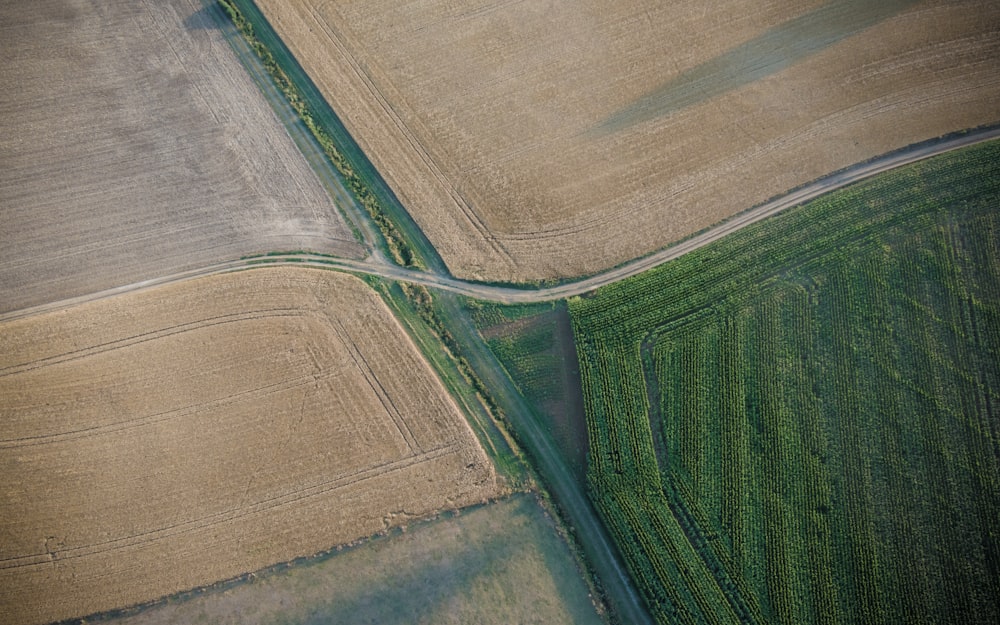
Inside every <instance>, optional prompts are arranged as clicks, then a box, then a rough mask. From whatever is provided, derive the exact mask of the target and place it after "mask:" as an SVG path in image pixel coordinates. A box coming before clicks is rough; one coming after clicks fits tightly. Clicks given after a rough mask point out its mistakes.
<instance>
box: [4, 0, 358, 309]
mask: <svg viewBox="0 0 1000 625" xmlns="http://www.w3.org/2000/svg"><path fill="white" fill-rule="evenodd" d="M203 5H204V6H203ZM206 7H207V8H206ZM217 11H218V9H217V8H216V7H214V6H213V5H212V3H210V2H205V3H203V2H202V1H201V0H169V1H166V2H153V1H151V0H143V1H142V2H131V1H128V2H126V1H124V0H115V1H113V2H107V1H102V2H97V1H94V0H44V1H42V2H31V3H24V2H0V52H2V56H3V59H4V61H3V64H2V65H0V86H2V88H0V232H2V233H3V235H2V236H3V245H2V246H0V312H7V311H12V310H18V309H21V308H25V307H29V306H33V305H37V304H41V303H46V302H50V301H56V300H60V299H66V298H70V297H74V296H78V295H83V294H87V293H92V292H96V291H101V290H104V289H108V288H111V287H114V286H119V285H123V284H131V283H134V282H138V281H141V280H144V279H148V278H151V277H157V276H162V275H169V274H171V273H176V272H180V271H183V270H188V269H193V268H198V267H202V266H205V265H209V264H212V263H215V262H219V261H221V260H229V259H232V258H239V257H240V256H241V255H244V254H249V253H253V252H266V251H270V250H276V249H280V250H296V249H311V250H314V251H319V252H326V253H337V254H340V255H346V256H352V257H359V255H360V254H361V253H362V250H361V249H360V246H358V245H357V244H356V243H355V241H354V239H353V237H352V235H351V232H350V230H349V229H348V228H347V227H346V226H345V224H344V222H343V220H342V218H341V216H340V215H339V214H338V212H337V208H336V207H335V206H334V204H333V202H332V201H331V200H330V198H329V197H328V196H327V193H326V191H325V190H324V188H323V185H322V184H321V183H320V181H319V179H318V178H317V175H316V173H315V172H314V171H313V170H312V169H310V166H309V164H308V163H307V161H306V159H305V158H304V157H303V156H302V154H301V153H300V152H299V151H298V149H297V148H296V145H295V143H294V142H293V141H292V139H291V138H290V137H289V135H288V133H287V131H286V130H285V127H284V126H283V125H282V122H281V121H279V119H278V117H277V116H276V114H275V113H274V111H273V110H272V109H271V108H270V106H269V104H268V102H267V100H265V98H264V96H263V95H262V94H261V91H260V89H259V88H258V87H257V85H256V84H255V83H254V81H253V79H252V78H251V76H250V74H249V73H248V72H247V70H246V69H244V67H243V66H242V65H241V64H240V61H239V60H238V58H237V56H236V54H235V53H234V52H233V50H232V49H231V48H230V45H229V44H228V43H227V41H226V37H225V36H224V35H223V33H222V32H220V31H219V30H218V26H217V22H216V14H215V12H217Z"/></svg>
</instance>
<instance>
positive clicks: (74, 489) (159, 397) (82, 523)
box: [0, 269, 496, 624]
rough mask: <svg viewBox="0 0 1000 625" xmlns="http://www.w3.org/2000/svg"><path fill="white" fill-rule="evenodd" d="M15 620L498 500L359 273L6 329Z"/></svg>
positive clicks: (471, 445) (3, 568) (201, 283)
mask: <svg viewBox="0 0 1000 625" xmlns="http://www.w3.org/2000/svg"><path fill="white" fill-rule="evenodd" d="M0 475H2V476H3V484H2V486H0V510H2V514H0V623H11V624H13V623H18V624H25V623H43V622H48V621H53V620H58V619H65V618H70V617H76V616H83V615H86V614H89V613H93V612H97V611H103V610H108V609H112V608H116V607H124V606H127V605H132V604H136V603H140V602H143V601H148V600H152V599H155V598H157V597H161V596H164V595H167V594H170V593H173V592H177V591H180V590H183V589H187V588H193V587H197V586H200V585H204V584H209V583H212V582H215V581H217V580H220V579H226V578H230V577H234V576H236V575H239V574H241V573H243V572H247V571H253V570H257V569H260V568H262V567H264V566H267V565H270V564H273V563H276V562H282V561H286V560H290V559H293V558H295V557H297V556H303V555H308V554H312V553H316V552H318V551H321V550H324V549H328V548H330V547H331V546H334V545H338V544H342V543H346V542H349V541H352V540H354V539H357V538H359V537H363V536H367V535H371V534H373V533H376V532H379V531H381V530H383V529H385V528H387V527H390V526H394V525H398V524H400V523H405V522H407V521H409V520H412V519H414V518H417V517H421V516H426V515H429V514H433V513H435V512H436V511H438V510H441V509H445V508H452V507H456V506H461V505H466V504H469V503H473V502H477V501H480V500H482V499H484V498H487V497H490V496H492V495H495V494H496V483H495V478H494V473H493V469H492V467H491V465H490V463H489V461H488V459H487V458H486V456H485V455H484V453H483V452H482V450H481V448H480V447H479V445H478V443H477V441H476V439H475V437H474V435H473V434H472V432H471V430H470V429H469V427H468V425H467V424H466V423H465V421H464V419H463V418H462V416H461V414H460V413H459V412H458V409H457V408H456V406H455V405H454V403H453V402H452V400H451V399H450V397H449V396H448V395H447V393H446V392H445V390H444V388H443V387H442V386H441V384H440V382H439V381H438V380H437V378H436V377H435V376H434V374H433V372H432V371H431V369H430V367H429V366H428V365H427V364H426V362H425V361H424V360H423V358H422V357H421V356H420V354H419V353H418V351H417V349H416V347H415V346H414V345H413V343H412V342H411V341H410V339H409V338H408V336H407V335H406V333H405V332H404V331H403V329H402V328H401V327H400V326H399V324H398V322H396V321H395V319H394V318H393V317H392V314H391V312H390V311H389V310H388V308H387V307H386V306H385V305H384V303H383V302H382V301H381V300H380V299H379V298H378V296H377V295H376V294H375V293H374V292H373V291H371V290H370V289H368V288H367V287H366V286H365V285H364V283H363V282H361V281H360V280H358V279H356V278H353V277H349V276H344V275H342V274H337V273H334V272H329V271H322V270H308V269H258V270H252V271H244V272H239V273H233V274H226V275H220V276H213V277H208V278H201V279H197V280H192V281H187V282H183V283H177V284H173V285H168V286H163V287H158V288H155V289H150V290H146V291H140V292H135V293H130V294H127V295H121V296H117V297H114V298H108V299H104V300H99V301H95V302H91V303H88V304H83V305H79V306H76V307H73V308H70V309H67V310H65V311H61V312H56V313H49V314H44V315H36V316H33V317H27V318H23V319H19V320H14V321H10V322H7V323H5V324H2V325H0Z"/></svg>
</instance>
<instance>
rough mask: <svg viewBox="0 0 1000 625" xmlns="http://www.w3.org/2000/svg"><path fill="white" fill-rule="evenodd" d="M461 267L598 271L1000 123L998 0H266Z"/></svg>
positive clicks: (557, 273)
mask: <svg viewBox="0 0 1000 625" xmlns="http://www.w3.org/2000/svg"><path fill="white" fill-rule="evenodd" d="M258 4H259V5H260V6H261V7H262V9H263V10H264V12H265V14H266V15H267V16H268V18H269V20H270V21H271V22H272V23H273V24H274V25H275V27H276V28H277V30H278V32H279V33H280V34H281V35H282V37H283V38H284V39H285V41H286V42H287V43H288V44H289V46H290V48H291V49H292V51H293V52H294V53H295V54H296V56H297V57H298V58H299V60H300V62H301V63H302V64H303V66H304V67H305V68H306V70H307V71H308V72H309V73H310V75H311V76H312V77H313V79H314V80H315V82H316V83H317V85H318V86H319V87H320V89H321V90H322V91H323V93H324V95H325V96H326V97H327V98H328V99H329V101H330V102H331V104H332V106H333V107H334V109H335V110H336V111H337V112H338V114H340V115H341V117H342V118H343V119H344V122H345V124H346V125H347V127H348V128H349V130H350V131H351V132H352V134H353V135H354V136H355V138H356V139H357V140H358V142H359V143H360V145H361V146H362V148H363V149H364V150H365V152H366V153H367V154H368V155H369V157H370V158H371V159H372V161H373V163H374V164H375V166H376V167H377V168H378V169H379V170H380V171H381V172H382V174H383V175H384V176H385V178H386V180H387V181H388V182H389V184H390V185H391V186H392V187H393V189H394V190H395V191H396V193H397V195H398V196H399V197H400V199H401V200H402V202H403V204H404V205H405V206H406V207H407V208H408V210H410V211H411V212H412V214H413V216H414V218H415V219H416V220H417V222H418V224H419V225H420V227H421V228H422V229H423V230H424V232H425V233H426V234H427V236H428V237H429V238H430V240H431V242H432V243H433V244H434V245H435V246H436V247H437V249H438V250H439V251H440V253H441V255H442V257H443V258H444V259H445V261H446V263H447V264H448V266H449V268H450V269H451V270H452V272H453V273H454V274H455V275H456V276H459V277H465V278H478V279H488V280H515V281H523V280H533V279H540V278H558V277H567V276H575V275H580V274H587V273H592V272H596V271H599V270H601V269H605V268H608V267H611V266H614V265H617V264H619V263H622V262H624V261H627V260H629V259H632V258H635V257H638V256H642V255H645V254H648V253H651V252H652V251H654V250H657V249H659V248H662V247H664V246H665V245H668V244H669V243H671V242H674V241H677V240H679V239H681V238H684V237H686V236H688V235H690V234H692V233H694V232H697V231H699V230H701V229H704V228H706V227H708V226H710V225H712V224H714V223H717V222H719V221H720V220H722V219H724V218H726V217H728V216H731V215H733V214H735V213H738V212H740V211H743V210H745V209H747V208H750V207H751V206H753V205H756V204H759V203H761V202H763V201H764V200H766V199H768V198H769V197H772V196H774V195H777V194H781V193H783V192H785V191H787V190H789V189H791V188H793V187H796V186H798V185H801V184H803V183H805V182H807V181H810V180H813V179H816V178H818V177H820V176H822V175H825V174H827V173H829V172H831V171H834V170H837V169H840V168H843V167H846V166H849V165H852V164H854V163H858V162H861V161H864V160H867V159H869V158H872V157H874V156H877V155H880V154H883V153H886V152H888V151H891V150H893V149H897V148H901V147H904V146H906V145H909V144H912V143H914V142H918V141H922V140H926V139H930V138H934V137H937V136H940V135H943V134H946V133H948V132H951V131H956V130H960V129H964V128H969V127H974V126H978V125H982V124H987V123H994V122H997V121H1000V106H998V105H997V102H998V101H1000V4H998V3H996V2H992V1H991V0H957V1H949V0H924V1H917V0H882V1H881V2H871V1H870V0H827V1H825V2H824V1H823V0H808V1H803V0H771V1H767V2H759V1H753V2H751V1H750V0H711V1H708V2H705V1H704V0H681V1H678V2H670V3H664V2H658V1H655V0H627V1H622V2H607V1H598V0H584V1H580V0H572V1H570V0H553V1H550V2H544V3H540V2H512V1H509V0H505V1H500V0H493V1H478V2H464V3H454V2H446V1H444V0H418V1H415V2H408V3H405V4H404V5H402V6H401V5H400V4H399V3H398V2H390V1H388V0H372V1H371V2H363V3H359V2H347V1H345V0H324V1H322V2H321V1H320V0H294V1H288V0H280V1H279V0H259V1H258Z"/></svg>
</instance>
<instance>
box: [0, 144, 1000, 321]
mask: <svg viewBox="0 0 1000 625" xmlns="http://www.w3.org/2000/svg"><path fill="white" fill-rule="evenodd" d="M997 138H1000V127H993V128H987V129H983V130H974V131H970V132H968V133H967V134H964V135H961V136H958V137H954V138H951V139H947V140H943V141H939V142H936V143H932V144H921V145H917V146H914V147H912V148H908V149H905V150H901V151H898V152H894V153H892V154H889V155H886V156H883V157H881V158H877V159H874V160H872V161H869V162H867V163H863V164H860V165H857V166H855V167H852V168H850V169H847V170H844V171H841V172H837V173H834V174H831V175H830V176H827V177H825V178H821V179H819V180H817V181H815V182H813V183H811V184H809V185H806V186H804V187H802V188H800V189H798V190H796V191H792V192H790V193H788V194H786V195H783V196H781V197H778V198H775V199H773V200H771V201H769V202H766V203H764V204H761V205H760V206H757V207H755V208H752V209H750V210H748V211H746V212H744V213H741V214H739V215H737V216H736V217H733V218H732V219H729V220H727V221H724V222H722V223H720V224H718V225H716V226H714V227H712V228H709V229H708V230H705V231H704V232H702V233H701V234H698V235H696V236H693V237H691V238H690V239H687V240H685V241H682V242H680V243H677V244H676V245H673V246H671V247H668V248H665V249H663V250H660V251H659V252H656V253H655V254H651V255H650V256H646V257H644V258H640V259H637V260H634V261H632V262H629V263H625V264H624V265H621V266H619V267H615V268H614V269H610V270H608V271H605V272H603V273H599V274H596V275H593V276H590V277H587V278H584V279H581V280H577V281H574V282H568V283H565V284H560V285H558V286H553V287H545V288H538V289H520V288H513V287H505V286H495V285H490V284H483V283H479V282H470V281H467V280H460V279H457V278H453V277H451V276H446V275H441V274H434V273H428V272H422V271H415V270H412V269H404V268H402V267H398V266H396V265H392V264H389V263H388V262H387V261H385V260H384V259H383V258H381V257H378V256H375V257H370V258H368V259H366V260H360V261H359V260H350V259H342V258H329V257H325V256H316V255H312V254H275V255H272V256H267V257H262V258H257V259H240V260H231V261H226V262H223V263H218V264H214V265H208V266H205V267H202V268H200V269H194V270H190V271H184V272H180V273H175V274H170V275H166V276H162V277H159V278H154V279H150V280H143V281H142V282H135V283H132V284H126V285H123V286H120V287H115V288H113V289H108V290H105V291H100V292H97V293H92V294H89V295H85V296H81V297H76V298H72V299H67V300H60V301H56V302H51V303H48V304H43V305H40V306H32V307H30V308H23V309H20V310H15V311H11V312H8V313H3V314H0V322H2V321H6V320H9V319H16V318H20V317H27V316H30V315H35V314H39V313H42V312H47V311H50V310H57V309H61V308H65V307H66V306H71V305H74V304H79V303H82V302H86V301H93V300H98V299H102V298H105V297H111V296H114V295H118V294H120V293H126V292H129V291H135V290H139V289H146V288H151V287H154V286H159V285H162V284H169V283H173V282H178V281H180V280H187V279H190V278H194V277H197V276H206V275H211V274H218V273H225V272H229V271H237V270H242V269H247V268H249V267H253V266H255V265H260V264H264V263H266V264H274V265H285V264H288V265H295V266H299V267H302V266H307V267H325V268H328V269H339V270H342V271H348V272H352V273H359V274H368V275H374V276H379V277H382V278H389V279H392V280H398V281H401V282H411V283H415V284H422V285H424V286H428V287H433V288H438V289H442V290H445V291H451V292H454V293H459V294H461V295H468V296H471V297H476V298H479V299H483V300H491V301H496V302H502V303H505V304H512V303H531V302H544V301H551V300H556V299H562V298H565V297H572V296H574V295H581V294H583V293H587V292H589V291H593V290H594V289H597V288H599V287H601V286H604V285H606V284H610V283H612V282H616V281H618V280H623V279H625V278H628V277H630V276H634V275H636V274H639V273H642V272H643V271H646V270H647V269H652V268H653V267H656V266H657V265H661V264H663V263H665V262H667V261H670V260H673V259H675V258H679V257H681V256H683V255H684V254H687V253H689V252H693V251H694V250H697V249H698V248H700V247H703V246H705V245H708V244H709V243H711V242H713V241H716V240H718V239H720V238H722V237H724V236H726V235H727V234H730V233H732V232H735V231H737V230H739V229H741V228H744V227H746V226H749V225H750V224H753V223H756V222H758V221H760V220H762V219H765V218H766V217H770V216H771V215H775V214H777V213H780V212H781V211H783V210H786V209H788V208H792V207H793V206H798V205H800V204H803V203H805V202H808V201H809V200H812V199H815V198H817V197H819V196H821V195H823V194H825V193H829V192H831V191H835V190H837V189H840V188H842V187H846V186H848V185H850V184H853V183H855V182H859V181H861V180H864V179H866V178H870V177H872V176H875V175H877V174H880V173H883V172H885V171H888V170H890V169H894V168H896V167H902V166H904V165H908V164H910V163H914V162H917V161H920V160H923V159H926V158H930V157H932V156H937V155H939V154H944V153H945V152H950V151H952V150H957V149H960V148H963V147H967V146H970V145H974V144H977V143H982V142H984V141H990V140H992V139H997Z"/></svg>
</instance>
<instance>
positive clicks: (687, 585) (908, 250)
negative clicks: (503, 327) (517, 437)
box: [570, 142, 1000, 623]
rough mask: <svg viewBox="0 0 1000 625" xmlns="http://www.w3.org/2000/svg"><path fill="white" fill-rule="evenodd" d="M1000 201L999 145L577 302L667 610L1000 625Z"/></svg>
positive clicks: (612, 508) (695, 616)
mask: <svg viewBox="0 0 1000 625" xmlns="http://www.w3.org/2000/svg"><path fill="white" fill-rule="evenodd" d="M998 202H1000V143H997V142H991V143H988V144H983V145H979V146H975V147H971V148H966V149H964V150H961V151H958V152H954V153H950V154H946V155H944V156H940V157H937V158H935V159H932V160H929V161H924V162H920V163H917V164H914V165H911V166H908V167H905V168H902V169H899V170H895V171H892V172H890V173H887V174H883V175H882V176H879V177H877V178H875V179H872V180H870V181H868V182H865V183H862V184H859V185H856V186H853V187H850V188H847V189H844V190H841V191H839V192H837V193H835V194H832V195H829V196H826V197H824V198H821V199H819V200H816V201H814V202H812V203H810V204H808V205H806V206H804V207H801V208H798V209H795V210H793V211H790V212H788V213H785V214H783V215H780V216H778V217H775V218H773V219H770V220H767V221H765V222H762V223H760V224H757V225H755V226H751V227H748V228H746V229H743V230H741V231H739V232H737V233H735V234H732V235H730V236H728V237H727V238H725V239H724V240H721V241H719V242H717V243H715V244H712V245H710V246H706V247H705V248H702V249H701V250H698V251H697V252H693V253H691V254H688V255H686V256H684V257H682V258H681V259H678V260H676V261H673V262H670V263H668V264H666V265H663V266H661V267H659V268H657V269H655V270H652V271H650V272H647V273H645V274H643V275H640V276H636V277H635V278H633V279H629V280H626V281H622V282H619V283H615V284H612V285H609V286H607V287H604V288H602V289H600V290H599V291H598V292H597V293H595V294H594V295H593V296H591V297H584V298H574V299H572V300H571V301H570V312H571V314H572V317H573V322H574V332H575V335H576V342H577V349H578V355H579V362H580V371H581V377H582V384H583V391H584V403H585V408H586V415H587V426H588V432H589V442H590V456H589V467H588V484H589V488H590V493H591V497H592V500H593V501H594V503H595V505H596V507H597V508H598V510H599V512H600V514H601V516H602V517H603V519H604V521H605V523H606V525H607V527H608V528H609V529H610V531H611V533H612V535H613V537H614V540H615V541H616V543H617V544H618V546H619V548H620V551H621V552H622V553H623V554H624V558H625V561H626V563H627V566H628V568H629V570H630V572H631V574H632V576H633V578H634V579H635V580H636V582H637V584H638V585H639V586H640V588H641V589H642V591H643V594H644V596H645V598H646V601H647V604H648V605H649V607H650V610H651V612H652V613H653V615H654V616H655V617H656V618H657V619H658V620H659V621H660V622H663V623H668V622H669V623H674V622H679V623H702V622H705V623H736V622H743V623H812V622H816V623H904V622H917V621H919V622H925V623H994V622H1000V521H998V519H1000V212H998V211H997V206H998Z"/></svg>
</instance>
